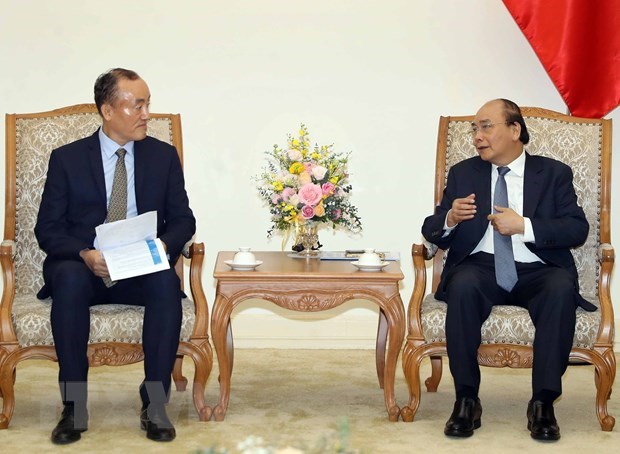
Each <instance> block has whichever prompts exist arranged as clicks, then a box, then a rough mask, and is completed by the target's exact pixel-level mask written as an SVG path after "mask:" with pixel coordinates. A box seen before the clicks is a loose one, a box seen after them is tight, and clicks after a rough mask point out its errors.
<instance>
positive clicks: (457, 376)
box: [422, 99, 596, 440]
mask: <svg viewBox="0 0 620 454" xmlns="http://www.w3.org/2000/svg"><path fill="white" fill-rule="evenodd" d="M471 128H472V130H471V133H472V137H473V142H474V146H475V148H476V150H477V151H478V156H476V157H473V158H470V159H466V160H464V161H462V162H460V163H458V164H456V165H454V166H453V167H452V168H451V169H450V171H449V173H448V182H447V185H446V188H445V189H444V193H443V198H442V201H441V204H440V205H439V206H437V208H436V210H435V214H433V215H432V216H429V217H427V218H426V219H425V221H424V225H423V227H422V234H423V235H424V237H425V238H426V240H427V241H429V242H430V243H434V244H436V245H437V246H438V247H440V248H442V249H449V251H448V255H447V259H446V263H445V267H444V270H443V274H442V276H441V281H440V283H439V286H438V289H437V293H436V295H435V297H436V298H437V299H440V300H443V301H445V302H446V303H447V306H448V307H447V316H446V342H447V350H448V359H449V364H450V372H451V373H452V376H453V378H454V383H455V388H456V403H455V405H454V411H453V412H452V415H451V416H450V419H449V420H448V422H447V423H446V427H445V430H444V433H445V434H446V435H448V436H456V437H468V436H471V435H472V434H473V431H474V429H477V428H478V427H480V424H481V422H480V418H481V415H482V407H481V405H480V399H479V398H478V390H479V387H480V369H479V366H478V361H477V350H478V347H479V346H480V342H481V331H480V330H481V327H482V324H483V323H484V321H485V320H486V319H487V317H488V316H489V314H490V312H491V309H492V307H493V305H495V304H513V305H520V306H523V307H525V308H526V309H527V310H528V312H529V314H530V317H531V318H532V321H533V323H534V326H535V328H536V335H535V339H534V346H533V348H534V364H533V371H532V398H531V400H530V402H529V403H528V408H527V418H528V429H530V433H531V436H532V437H533V438H535V439H540V440H557V439H559V438H560V429H559V427H558V424H557V421H556V419H555V415H554V411H553V403H554V401H555V400H556V399H557V398H558V397H559V396H560V394H561V393H562V375H563V374H564V372H565V370H566V367H567V365H568V358H569V354H570V350H571V346H572V341H573V335H574V331H575V319H576V314H575V310H576V308H577V306H581V307H583V308H584V309H586V310H596V307H595V306H594V305H592V304H590V303H589V302H587V301H586V300H585V299H584V298H582V297H581V296H580V295H579V288H578V280H577V269H576V267H575V263H574V261H573V257H572V254H571V252H570V248H572V247H576V246H579V245H581V244H583V243H584V242H585V240H586V238H587V235H588V230H589V225H588V222H587V220H586V218H585V215H584V212H583V210H582V209H581V207H579V205H578V204H577V196H576V194H575V189H574V187H573V181H572V180H573V175H572V171H571V169H570V168H569V167H568V166H566V165H565V164H563V163H561V162H559V161H556V160H553V159H550V158H546V157H542V156H532V155H530V154H529V153H527V152H526V151H525V150H524V145H526V144H527V143H528V142H529V133H528V131H527V127H526V125H525V121H524V120H523V116H522V115H521V110H520V109H519V107H518V106H517V105H516V104H515V103H513V102H512V101H509V100H506V99H496V100H493V101H490V102H488V103H486V104H485V105H484V106H482V107H481V108H480V110H479V111H478V113H477V114H476V116H475V119H474V121H473V123H472V125H471ZM496 185H497V186H496ZM501 194H503V198H502V195H501ZM494 196H495V197H500V199H498V198H494ZM506 196H507V201H506V199H505V197H506ZM498 200H502V201H501V202H498ZM496 271H497V272H496Z"/></svg>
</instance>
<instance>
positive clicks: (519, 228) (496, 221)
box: [487, 205, 525, 235]
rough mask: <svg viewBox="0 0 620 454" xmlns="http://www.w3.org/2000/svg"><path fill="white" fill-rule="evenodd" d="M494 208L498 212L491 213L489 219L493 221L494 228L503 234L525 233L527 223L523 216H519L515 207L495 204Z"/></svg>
mask: <svg viewBox="0 0 620 454" xmlns="http://www.w3.org/2000/svg"><path fill="white" fill-rule="evenodd" d="M493 208H494V209H495V211H497V213H495V214H489V216H488V217H487V219H488V220H489V221H491V225H492V226H493V229H494V230H497V231H498V232H499V233H500V234H501V235H514V234H515V233H523V232H524V230H525V223H524V221H523V218H522V217H521V216H519V215H518V214H517V213H516V212H515V211H514V210H513V209H511V208H506V207H500V206H497V205H494V206H493Z"/></svg>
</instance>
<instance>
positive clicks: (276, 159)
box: [256, 124, 362, 236]
mask: <svg viewBox="0 0 620 454" xmlns="http://www.w3.org/2000/svg"><path fill="white" fill-rule="evenodd" d="M333 147H334V146H333V144H332V145H321V146H319V145H314V146H311V144H310V137H309V134H308V129H307V128H306V127H305V126H304V125H303V124H302V125H301V127H300V129H299V136H298V137H293V136H292V135H291V134H289V135H288V144H287V147H286V148H280V147H279V146H278V145H277V144H276V145H274V146H273V150H272V151H268V152H266V154H267V155H268V164H267V167H266V168H264V169H263V172H262V173H261V174H260V175H259V176H258V177H257V178H256V179H257V181H258V183H259V185H258V192H259V194H260V196H261V198H262V199H263V200H264V201H265V202H266V203H267V205H268V206H269V209H270V213H271V221H272V223H273V224H272V228H271V229H270V230H269V232H268V234H269V236H270V235H271V234H272V233H273V231H274V230H281V231H286V232H289V231H290V229H291V228H296V229H297V230H298V229H299V227H300V226H304V225H307V224H310V223H328V224H331V225H332V227H333V228H336V227H338V226H340V227H342V228H345V229H347V230H350V231H352V232H359V231H361V230H362V223H361V219H360V217H359V216H358V214H357V208H355V207H354V206H353V205H352V204H351V202H350V200H349V197H350V194H351V189H352V186H351V184H350V183H349V173H348V170H347V164H348V161H349V154H350V153H347V154H343V153H339V152H336V151H334V148H333Z"/></svg>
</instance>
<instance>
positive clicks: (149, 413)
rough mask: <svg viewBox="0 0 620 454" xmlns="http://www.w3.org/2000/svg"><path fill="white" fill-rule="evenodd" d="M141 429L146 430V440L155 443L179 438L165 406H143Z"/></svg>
mask: <svg viewBox="0 0 620 454" xmlns="http://www.w3.org/2000/svg"><path fill="white" fill-rule="evenodd" d="M140 427H141V428H142V430H146V438H148V439H150V440H154V441H172V440H174V438H175V437H176V436H177V433H176V431H175V430H174V426H173V425H172V423H171V422H170V420H169V419H168V415H167V414H166V409H165V408H164V406H163V405H153V404H151V405H149V406H148V407H147V406H146V405H142V410H140Z"/></svg>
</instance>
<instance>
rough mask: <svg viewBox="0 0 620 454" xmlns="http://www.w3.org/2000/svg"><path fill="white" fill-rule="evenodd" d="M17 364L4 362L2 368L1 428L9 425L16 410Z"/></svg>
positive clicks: (0, 380)
mask: <svg viewBox="0 0 620 454" xmlns="http://www.w3.org/2000/svg"><path fill="white" fill-rule="evenodd" d="M14 384H15V365H12V366H9V365H7V364H3V366H2V369H0V394H1V395H2V413H1V414H0V429H6V428H8V427H9V423H10V422H11V418H12V417H13V411H14V410H15V392H14Z"/></svg>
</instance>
